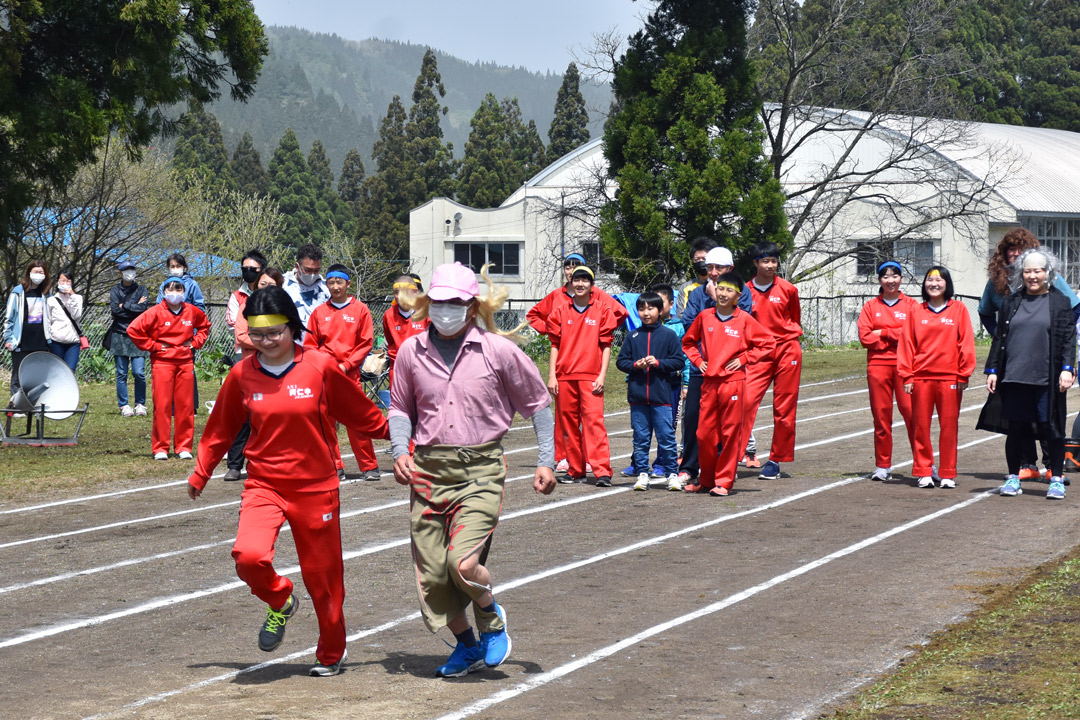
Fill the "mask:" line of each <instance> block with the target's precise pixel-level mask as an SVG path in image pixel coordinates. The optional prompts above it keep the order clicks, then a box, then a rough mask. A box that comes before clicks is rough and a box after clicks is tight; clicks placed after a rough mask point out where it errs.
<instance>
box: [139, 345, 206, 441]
mask: <svg viewBox="0 0 1080 720" xmlns="http://www.w3.org/2000/svg"><path fill="white" fill-rule="evenodd" d="M150 390H151V393H152V397H153V399H154V426H153V430H151V433H150V451H151V452H153V453H155V454H157V453H159V452H163V453H167V452H169V434H170V431H171V432H172V435H173V438H172V439H173V447H174V448H175V449H176V452H178V453H182V452H185V451H187V452H191V446H192V445H193V443H194V442H195V365H194V363H190V362H186V363H170V362H163V361H160V360H159V361H157V362H155V363H154V364H153V367H152V369H151V371H150ZM174 406H175V407H174ZM174 415H175V417H176V427H175V428H174V427H173V416H174Z"/></svg>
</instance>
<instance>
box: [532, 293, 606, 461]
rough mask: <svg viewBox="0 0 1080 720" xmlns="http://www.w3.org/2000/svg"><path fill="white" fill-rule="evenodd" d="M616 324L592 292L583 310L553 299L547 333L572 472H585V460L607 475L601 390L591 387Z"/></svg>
mask: <svg viewBox="0 0 1080 720" xmlns="http://www.w3.org/2000/svg"><path fill="white" fill-rule="evenodd" d="M616 324H617V323H616V320H615V316H614V315H612V313H611V309H610V308H609V307H608V306H607V304H606V303H603V302H601V301H599V300H597V299H596V298H595V296H594V297H593V299H592V302H590V303H589V305H588V306H587V307H586V308H585V311H584V312H578V311H577V310H575V309H574V303H573V302H570V303H565V304H557V305H556V306H555V308H554V310H553V311H552V313H551V315H550V316H549V317H548V322H547V335H548V337H549V338H550V339H551V346H552V347H554V348H557V349H558V357H557V358H556V361H555V378H556V379H557V380H558V382H559V394H558V396H557V397H558V399H559V402H558V407H557V408H556V411H557V412H558V417H559V418H560V422H561V423H562V430H563V432H564V433H565V434H566V461H567V463H569V465H570V475H571V476H572V477H584V475H585V465H586V463H588V464H590V465H592V469H593V474H594V475H595V476H596V477H605V476H607V477H611V450H610V446H609V444H608V435H607V428H606V427H605V425H604V395H603V393H601V394H600V395H594V394H593V391H592V386H593V382H595V381H596V378H597V377H599V375H600V372H601V370H603V367H602V366H601V363H602V362H603V350H604V348H610V347H611V339H612V333H613V332H614V330H615V326H616ZM558 436H559V433H558V428H556V433H555V437H556V438H558Z"/></svg>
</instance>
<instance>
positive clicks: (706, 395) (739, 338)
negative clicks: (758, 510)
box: [682, 272, 776, 496]
mask: <svg viewBox="0 0 1080 720" xmlns="http://www.w3.org/2000/svg"><path fill="white" fill-rule="evenodd" d="M742 290H743V281H742V279H741V278H740V277H739V276H738V275H736V274H735V273H732V272H728V273H724V274H723V275H721V276H720V277H719V278H718V279H717V281H716V307H715V308H708V309H706V310H705V311H703V312H702V313H700V314H699V315H698V316H697V317H696V318H694V322H693V323H692V324H691V325H690V329H689V330H687V331H686V334H685V335H683V340H682V345H683V352H685V353H686V356H687V357H688V358H690V363H691V364H692V365H693V366H694V367H696V368H699V369H700V370H701V374H702V376H703V379H702V383H701V413H700V416H699V419H698V426H697V439H698V464H699V466H700V468H701V472H700V474H699V475H698V482H697V483H696V484H693V485H687V486H686V487H685V488H683V489H684V490H685V491H686V492H690V493H696V492H708V493H709V494H710V495H714V496H723V495H727V494H728V493H730V492H731V488H732V487H733V486H734V485H735V470H736V468H737V467H738V465H739V458H740V457H741V456H742V451H743V449H744V448H745V447H746V436H747V435H748V434H749V433H748V432H746V428H744V427H743V425H744V423H745V415H744V412H743V396H744V395H745V393H746V367H747V365H750V366H753V365H754V364H755V363H765V362H767V361H768V360H769V358H770V357H771V355H772V353H773V351H774V350H775V348H776V341H775V340H774V339H773V336H772V334H771V333H770V332H769V331H768V330H766V329H765V328H764V327H762V326H761V323H759V322H758V321H757V320H754V318H753V317H751V316H750V315H749V314H747V313H745V312H743V311H742V310H740V309H739V308H738V307H737V303H738V302H739V298H740V297H741V296H742ZM699 343H700V347H701V349H700V350H698V346H699ZM721 442H722V443H723V447H722V448H721V451H720V457H719V460H718V459H717V454H716V446H717V445H718V444H719V443H721Z"/></svg>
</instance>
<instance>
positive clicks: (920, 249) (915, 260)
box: [855, 240, 934, 280]
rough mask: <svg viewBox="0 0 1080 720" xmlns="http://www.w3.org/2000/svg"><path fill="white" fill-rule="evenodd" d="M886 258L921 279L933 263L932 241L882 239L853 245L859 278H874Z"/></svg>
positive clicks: (908, 273) (911, 275)
mask: <svg viewBox="0 0 1080 720" xmlns="http://www.w3.org/2000/svg"><path fill="white" fill-rule="evenodd" d="M886 260H895V261H896V262H898V263H900V264H901V265H902V266H903V267H904V272H905V273H906V274H907V275H909V276H910V277H912V278H915V279H917V280H921V279H922V276H923V275H925V274H926V271H927V270H929V269H930V268H931V267H932V266H933V265H934V241H933V240H884V241H879V242H860V243H858V244H856V246H855V272H856V273H857V274H858V276H859V277H861V278H868V279H876V278H877V267H878V265H880V264H881V263H883V262H884V261H886Z"/></svg>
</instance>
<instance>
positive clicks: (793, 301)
mask: <svg viewBox="0 0 1080 720" xmlns="http://www.w3.org/2000/svg"><path fill="white" fill-rule="evenodd" d="M747 285H749V286H750V296H751V297H753V298H754V311H753V315H754V319H755V320H757V321H758V322H759V323H761V325H762V327H764V328H765V329H766V330H768V331H769V332H770V333H772V336H773V337H774V338H776V342H777V343H785V342H788V341H789V340H797V339H798V338H799V336H800V335H802V306H801V305H799V290H798V288H796V287H795V286H794V285H792V284H791V283H789V282H788V281H787V280H785V279H784V278H782V277H780V276H779V275H778V276H776V277H775V278H774V279H773V284H772V285H770V286H769V289H768V290H758V289H757V286H756V285H754V283H753V281H751V282H749V283H747Z"/></svg>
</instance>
